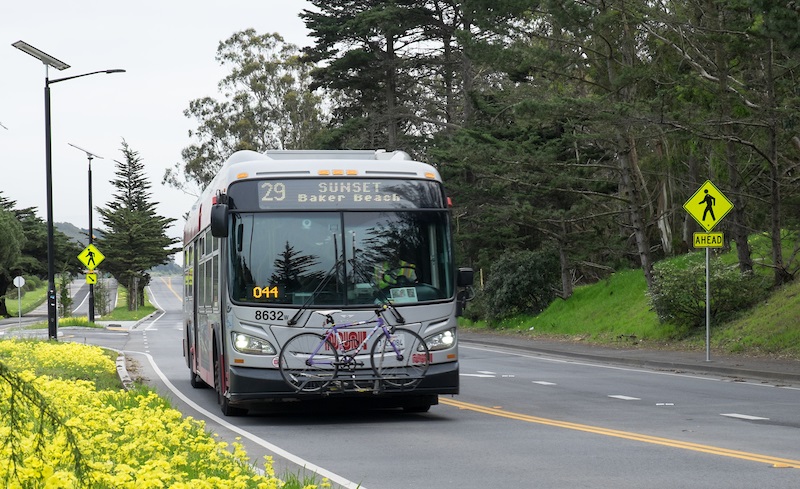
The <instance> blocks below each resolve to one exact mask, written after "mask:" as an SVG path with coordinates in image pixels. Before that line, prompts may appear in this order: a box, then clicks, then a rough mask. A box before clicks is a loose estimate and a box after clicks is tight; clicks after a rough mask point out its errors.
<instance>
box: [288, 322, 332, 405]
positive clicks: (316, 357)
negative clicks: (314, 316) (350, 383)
mask: <svg viewBox="0 0 800 489" xmlns="http://www.w3.org/2000/svg"><path fill="white" fill-rule="evenodd" d="M317 349H319V351H317V353H316V354H315V353H314V351H315V350H317ZM278 368H279V369H280V371H281V375H282V376H283V380H285V381H286V383H287V384H289V385H290V386H292V388H293V389H294V390H296V391H298V392H320V391H322V390H323V389H325V387H327V386H328V384H330V383H331V381H332V380H333V379H335V378H336V373H337V372H338V370H339V353H338V352H337V351H336V348H335V347H334V346H333V344H332V343H331V342H330V341H328V340H327V339H326V338H325V337H324V336H322V335H319V334H316V333H300V334H299V335H297V336H293V337H292V338H291V339H289V341H287V342H286V344H284V345H283V348H281V354H280V357H279V363H278Z"/></svg>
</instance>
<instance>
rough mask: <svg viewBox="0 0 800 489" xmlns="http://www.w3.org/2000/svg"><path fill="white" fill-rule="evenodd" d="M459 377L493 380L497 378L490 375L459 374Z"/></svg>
mask: <svg viewBox="0 0 800 489" xmlns="http://www.w3.org/2000/svg"><path fill="white" fill-rule="evenodd" d="M458 375H459V377H478V378H481V379H493V378H494V377H495V376H494V375H489V374H458Z"/></svg>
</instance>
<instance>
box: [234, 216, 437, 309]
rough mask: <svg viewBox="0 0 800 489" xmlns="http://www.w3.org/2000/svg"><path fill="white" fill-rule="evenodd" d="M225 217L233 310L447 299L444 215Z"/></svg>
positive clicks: (409, 302)
mask: <svg viewBox="0 0 800 489" xmlns="http://www.w3.org/2000/svg"><path fill="white" fill-rule="evenodd" d="M232 215H233V222H232V227H231V230H232V232H231V233H230V237H229V238H228V239H229V252H230V257H231V260H230V269H229V274H230V277H229V282H228V283H229V284H230V296H231V299H232V300H233V302H235V303H254V304H274V305H278V304H285V305H297V306H304V305H305V306H315V305H326V306H328V305H336V306H364V305H372V304H376V303H380V302H383V301H391V302H392V303H394V304H395V305H403V304H411V303H419V302H426V301H436V300H442V299H448V298H450V297H452V295H453V272H452V271H453V257H452V256H451V249H452V248H451V244H450V242H449V239H450V237H449V236H450V234H449V232H448V230H449V221H448V214H447V212H446V211H444V210H441V211H439V210H437V211H431V210H426V211H415V210H397V211H349V212H338V211H320V212H308V211H305V212H269V213H264V212H255V213H252V212H238V213H237V212H234V213H232Z"/></svg>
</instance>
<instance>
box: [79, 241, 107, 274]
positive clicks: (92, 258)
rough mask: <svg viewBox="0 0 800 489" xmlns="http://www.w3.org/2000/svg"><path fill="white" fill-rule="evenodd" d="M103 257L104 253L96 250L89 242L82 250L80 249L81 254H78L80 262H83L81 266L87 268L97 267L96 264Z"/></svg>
mask: <svg viewBox="0 0 800 489" xmlns="http://www.w3.org/2000/svg"><path fill="white" fill-rule="evenodd" d="M105 259H106V257H105V255H103V254H102V253H100V250H98V249H97V247H96V246H95V245H93V244H90V245H89V246H87V247H86V248H84V249H83V251H81V254H80V255H78V260H80V261H81V263H83V266H85V267H86V268H88V269H89V270H94V269H95V268H97V265H99V264H100V262H101V261H103V260H105Z"/></svg>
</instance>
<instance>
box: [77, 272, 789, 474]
mask: <svg viewBox="0 0 800 489" xmlns="http://www.w3.org/2000/svg"><path fill="white" fill-rule="evenodd" d="M181 283H182V282H181V280H180V279H179V278H178V277H174V278H172V279H170V278H161V277H155V278H154V279H153V283H152V284H151V287H150V289H151V294H152V298H153V300H154V301H155V303H157V304H158V306H159V307H160V308H161V309H162V310H163V311H164V312H163V313H159V314H157V315H155V316H153V317H152V318H150V319H148V320H147V321H145V322H143V323H141V324H139V325H138V326H137V327H136V328H133V329H131V330H129V331H96V330H95V331H86V330H75V329H66V328H65V329H64V330H63V331H62V335H63V336H62V338H63V339H64V340H72V341H80V342H89V343H96V344H102V345H104V346H109V347H113V348H117V349H119V350H123V351H124V352H125V353H126V355H127V356H128V357H129V358H131V359H132V360H134V361H135V362H136V363H138V365H139V368H138V369H137V370H138V371H137V372H136V373H135V375H141V376H143V377H145V378H146V379H147V380H148V381H149V382H150V383H152V385H154V386H155V387H156V388H157V389H158V390H159V391H160V392H161V393H162V394H163V395H164V396H166V397H167V398H170V399H172V400H173V402H174V405H175V406H176V407H177V408H178V409H180V410H181V411H182V412H184V413H185V414H186V415H191V416H193V417H195V418H197V419H203V420H205V421H206V423H207V427H208V429H209V430H210V431H212V432H215V433H218V434H219V435H220V436H221V438H223V439H227V440H230V441H232V440H233V439H234V438H235V437H241V438H242V442H243V443H244V444H245V446H246V448H247V451H248V453H249V454H250V456H251V458H252V459H253V460H254V461H258V460H260V459H261V457H262V456H263V455H273V456H275V458H276V464H275V465H276V469H277V471H278V473H282V471H283V470H289V471H292V472H294V473H298V471H302V470H305V471H307V472H312V471H317V472H319V473H321V474H323V475H325V476H327V477H329V478H331V480H332V481H333V482H334V483H335V485H334V487H352V488H355V487H361V488H362V489H399V488H418V487H435V488H459V489H486V488H517V487H556V488H561V487H563V488H574V487H615V488H641V487H670V488H696V487H726V488H752V487H770V488H790V487H791V488H795V487H797V486H798V481H799V480H800V409H798V408H797V407H798V405H800V388H797V387H794V386H789V385H773V384H770V383H765V382H763V381H752V382H748V381H746V380H744V379H739V380H738V381H734V380H732V379H728V378H724V377H715V376H710V375H685V374H678V373H671V372H664V371H654V370H646V369H636V368H626V367H620V366H613V365H603V364H596V363H592V362H587V361H577V360H571V359H569V358H559V357H555V356H547V355H542V354H536V353H525V352H520V351H519V350H511V349H504V348H500V347H490V346H485V345H481V344H479V343H477V342H474V343H473V342H470V343H462V348H461V355H460V361H461V373H462V388H461V390H462V393H461V395H459V396H455V397H446V398H442V399H441V400H440V405H438V406H434V407H433V408H432V409H431V411H430V412H429V413H425V414H404V413H402V412H400V411H368V410H359V409H357V408H355V407H353V406H351V407H350V408H349V409H346V410H335V411H326V410H324V409H320V408H316V407H315V408H313V409H312V408H309V409H298V408H297V407H296V406H292V408H291V409H287V408H284V409H282V410H275V409H264V410H262V411H259V412H251V414H250V415H248V416H245V417H238V418H237V417H233V418H226V417H223V416H222V415H221V413H220V411H219V408H218V407H217V404H216V399H215V395H214V392H213V391H212V390H211V389H192V388H191V386H190V385H189V374H188V368H187V367H186V366H185V363H184V359H183V356H182V346H181V337H182V336H181V319H180V307H181V302H180V297H179V291H180V286H181V285H180V284H181ZM302 467H305V469H302ZM359 484H360V486H359Z"/></svg>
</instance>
